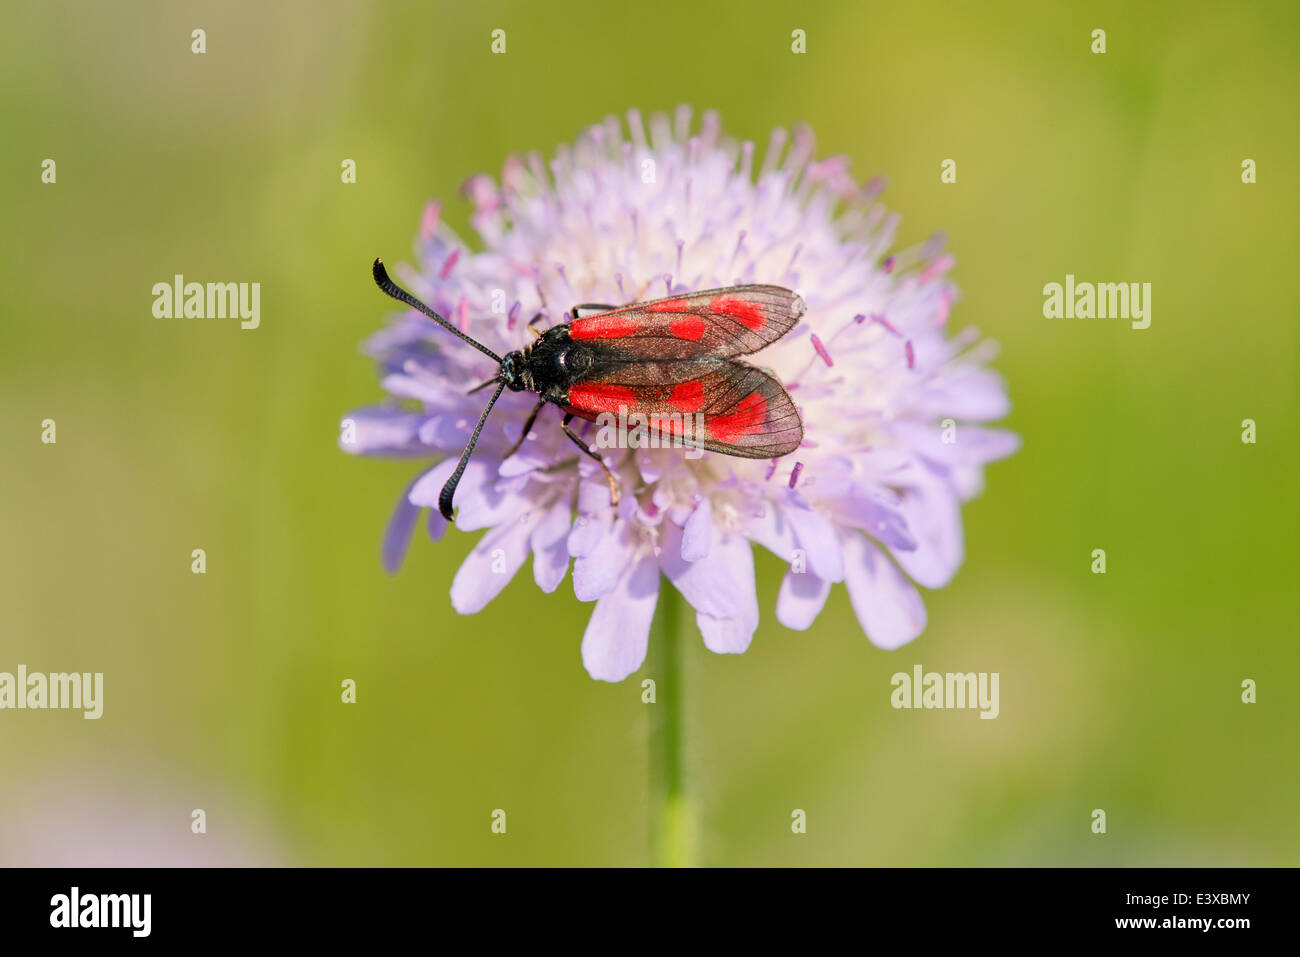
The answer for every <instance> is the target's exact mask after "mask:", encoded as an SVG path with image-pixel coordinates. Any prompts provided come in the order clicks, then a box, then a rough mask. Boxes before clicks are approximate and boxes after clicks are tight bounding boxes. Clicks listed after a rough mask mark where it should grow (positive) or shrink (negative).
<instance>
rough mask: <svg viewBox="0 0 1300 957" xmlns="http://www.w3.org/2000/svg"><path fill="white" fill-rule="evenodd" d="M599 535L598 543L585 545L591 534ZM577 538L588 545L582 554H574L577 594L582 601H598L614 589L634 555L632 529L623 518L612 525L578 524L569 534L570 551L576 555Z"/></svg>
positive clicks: (589, 522)
mask: <svg viewBox="0 0 1300 957" xmlns="http://www.w3.org/2000/svg"><path fill="white" fill-rule="evenodd" d="M579 521H581V519H579ZM593 531H594V532H599V533H600V534H599V537H598V538H596V539H595V541H594V544H590V545H588V544H585V543H586V538H587V536H588V535H589V533H591V532H593ZM575 535H581V539H580V540H581V541H583V542H584V548H583V551H582V554H580V555H574V560H573V594H574V595H576V596H577V598H578V601H595V600H596V599H597V598H602V597H604V596H605V595H608V594H609V593H610V592H611V591H613V590H614V587H615V586H616V585H617V584H618V579H619V576H620V575H621V574H622V573H623V569H624V568H625V567H626V566H627V561H628V560H629V558H630V556H631V554H632V536H631V527H630V525H629V523H628V522H626V521H624V520H623V519H619V520H618V521H617V522H615V523H613V524H612V525H605V524H603V523H596V522H592V521H591V520H590V519H588V524H587V526H585V527H582V526H580V525H576V524H575V525H574V528H573V531H572V532H570V533H569V552H570V554H573V550H574V545H573V540H574V536H575Z"/></svg>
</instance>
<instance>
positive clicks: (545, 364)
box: [501, 307, 613, 406]
mask: <svg viewBox="0 0 1300 957" xmlns="http://www.w3.org/2000/svg"><path fill="white" fill-rule="evenodd" d="M579 308H581V307H579ZM602 352H604V353H606V354H604V355H602ZM607 353H608V350H604V349H602V348H601V347H600V346H598V345H594V344H592V343H589V342H576V341H574V340H573V339H572V338H570V337H569V327H568V326H563V325H561V326H552V327H551V328H550V329H547V330H546V331H545V332H543V333H542V334H541V335H540V336H539V337H538V339H537V341H536V342H534V343H533V344H532V345H530V346H526V347H525V348H523V349H518V350H516V351H515V352H511V353H509V354H507V355H506V357H505V358H504V359H502V360H501V374H502V376H504V377H505V380H506V388H507V389H509V390H510V391H511V392H536V393H537V394H538V395H539V396H541V398H542V399H544V400H546V401H547V402H554V403H555V404H556V405H559V406H563V405H566V404H567V403H568V401H569V386H570V385H572V384H573V383H574V382H575V381H577V380H579V379H582V378H585V377H587V376H590V375H592V374H593V373H596V372H598V371H599V369H600V367H601V366H603V365H607V364H608V363H610V362H611V361H612V359H613V357H611V356H609V355H608V354H607Z"/></svg>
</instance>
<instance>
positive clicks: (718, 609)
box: [575, 522, 752, 618]
mask: <svg viewBox="0 0 1300 957" xmlns="http://www.w3.org/2000/svg"><path fill="white" fill-rule="evenodd" d="M660 534H661V535H662V536H663V537H662V539H661V541H660V543H659V567H660V568H661V569H663V573H664V575H666V576H667V578H668V580H669V581H670V582H672V583H673V585H674V586H675V587H676V588H677V590H678V591H679V592H681V593H682V596H683V597H684V598H685V599H686V600H687V601H688V602H690V603H691V607H693V608H694V609H695V610H696V611H697V612H702V613H703V614H706V615H708V616H709V617H711V618H735V617H737V616H738V615H739V614H740V613H741V608H742V606H743V601H744V594H743V593H742V592H741V590H740V586H739V585H738V583H737V582H736V581H735V579H734V578H732V576H731V571H730V569H728V568H727V567H726V565H724V564H723V563H722V562H721V561H702V562H688V561H686V560H685V559H683V558H682V530H681V529H680V528H678V527H677V526H676V525H675V524H674V523H673V522H664V523H663V525H661V526H660ZM575 574H576V572H575ZM751 577H752V572H751Z"/></svg>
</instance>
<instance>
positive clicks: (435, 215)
mask: <svg viewBox="0 0 1300 957" xmlns="http://www.w3.org/2000/svg"><path fill="white" fill-rule="evenodd" d="M441 215H442V206H441V205H440V204H439V203H438V202H437V201H434V202H430V203H429V204H428V205H427V206H425V207H424V213H423V214H422V215H421V216H420V238H421V239H423V240H424V241H425V242H431V241H432V240H433V237H434V235H435V234H436V233H437V232H438V219H439V217H440V216H441Z"/></svg>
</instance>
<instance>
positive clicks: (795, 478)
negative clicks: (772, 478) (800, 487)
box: [790, 462, 803, 488]
mask: <svg viewBox="0 0 1300 957" xmlns="http://www.w3.org/2000/svg"><path fill="white" fill-rule="evenodd" d="M802 472H803V463H802V462H795V463H794V468H793V469H791V470H790V487H791V488H794V487H795V485H796V484H798V482H799V475H800V474H801V473H802Z"/></svg>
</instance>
